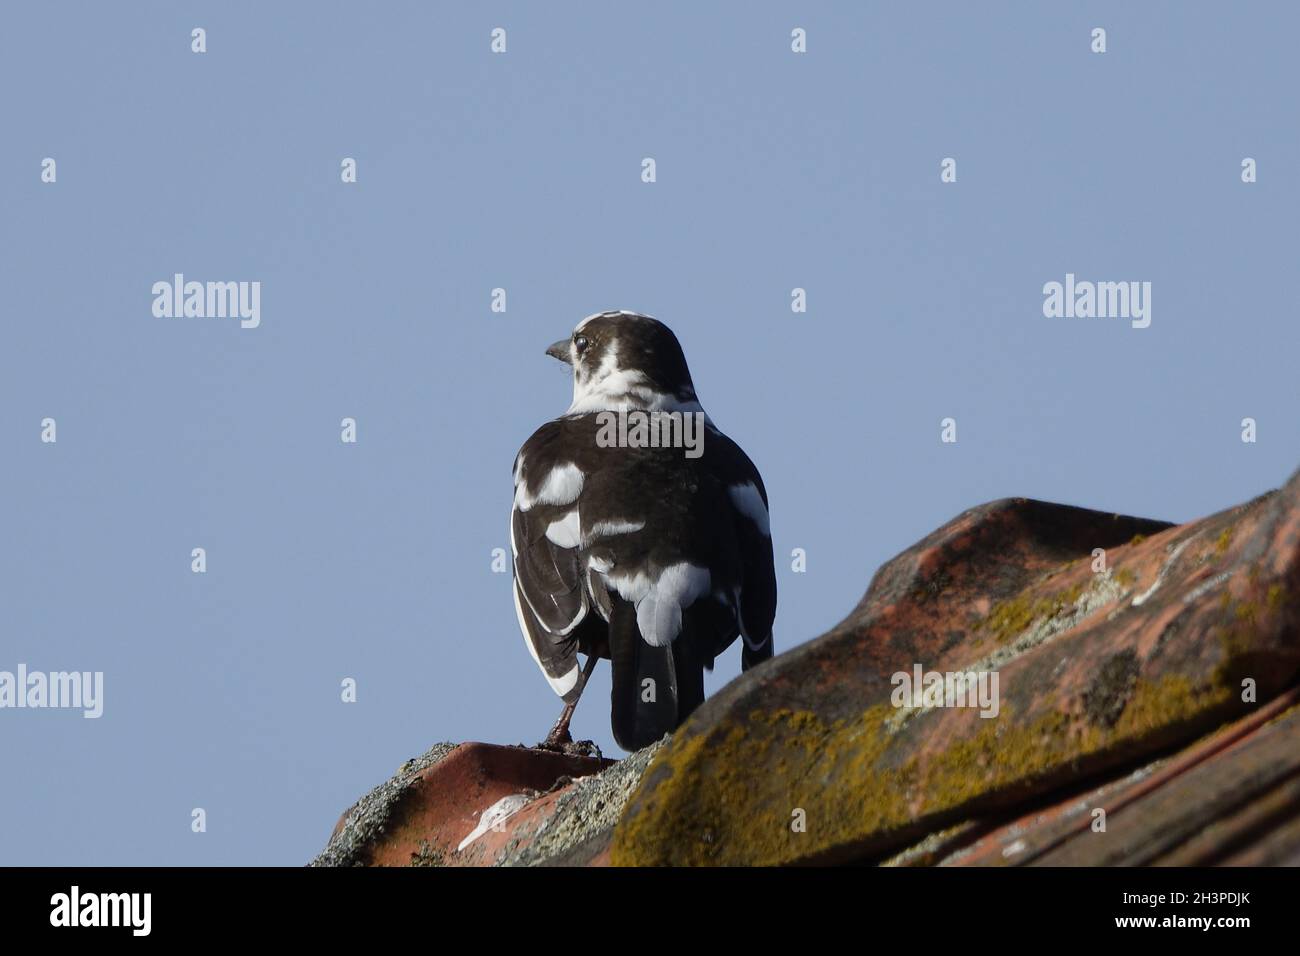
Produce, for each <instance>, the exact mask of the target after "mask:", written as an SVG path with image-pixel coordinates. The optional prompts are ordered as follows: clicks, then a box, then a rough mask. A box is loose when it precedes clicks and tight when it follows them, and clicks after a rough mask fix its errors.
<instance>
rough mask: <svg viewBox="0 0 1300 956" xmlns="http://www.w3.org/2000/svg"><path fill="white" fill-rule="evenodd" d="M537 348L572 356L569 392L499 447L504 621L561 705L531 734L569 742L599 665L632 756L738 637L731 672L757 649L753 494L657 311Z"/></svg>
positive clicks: (765, 589)
mask: <svg viewBox="0 0 1300 956" xmlns="http://www.w3.org/2000/svg"><path fill="white" fill-rule="evenodd" d="M546 354H547V355H549V356H552V357H554V358H556V359H559V360H560V361H561V362H564V363H566V364H568V365H570V366H571V367H572V381H573V399H572V402H571V404H570V405H569V407H568V409H567V410H566V411H565V412H564V413H563V414H562V415H560V416H559V417H558V418H555V419H553V420H551V421H549V422H547V423H546V424H544V425H542V426H541V427H540V428H538V429H537V431H535V432H534V433H533V434H532V436H531V437H530V438H529V439H528V440H527V441H526V442H524V444H523V447H522V448H520V450H519V453H518V455H516V456H515V461H514V499H513V503H512V506H511V514H510V545H511V553H512V557H513V570H514V604H515V612H516V616H517V618H518V622H519V628H520V630H521V631H522V632H523V637H524V643H525V644H526V645H527V647H528V650H529V652H530V654H531V655H532V657H533V660H534V661H536V663H537V665H538V667H540V668H541V671H542V673H543V674H544V675H545V677H546V680H547V681H548V682H549V684H550V686H551V689H552V690H553V691H554V692H555V693H556V694H557V695H558V696H559V697H560V698H561V699H562V701H563V704H564V706H563V710H562V711H561V713H560V717H559V719H558V720H556V722H555V725H554V726H553V727H552V728H551V731H550V733H548V734H547V736H546V738H545V740H544V741H543V742H542V743H541V744H539V745H538V747H540V748H544V749H548V750H557V749H558V750H568V748H571V747H574V746H577V745H574V744H573V740H572V736H571V733H570V730H569V725H570V722H571V720H572V718H573V713H574V710H575V708H576V707H577V703H578V699H579V697H580V696H581V695H582V691H583V689H584V688H585V687H586V685H587V682H588V680H589V678H590V677H591V674H592V672H593V670H594V669H595V666H596V664H597V662H599V661H600V660H608V661H609V662H610V666H611V670H612V680H611V690H610V724H611V728H612V730H613V736H614V740H615V742H616V743H617V744H618V745H619V746H620V747H622V748H623V749H624V750H627V751H635V750H639V749H641V748H643V747H645V746H647V745H649V744H651V743H653V742H655V741H657V740H659V739H661V738H662V737H663V736H664V734H666V733H670V732H672V731H673V730H675V729H676V728H677V727H678V726H680V725H681V723H682V722H683V721H685V720H686V718H687V717H688V716H690V714H691V713H692V712H693V711H694V710H695V709H696V708H697V707H699V706H700V704H701V703H703V701H704V671H705V670H706V669H708V670H712V668H713V665H714V662H715V660H716V658H717V657H718V656H719V655H720V654H721V653H722V652H723V651H725V650H726V649H727V648H728V647H730V646H731V645H732V644H733V643H734V642H735V641H736V639H737V638H739V639H740V640H741V642H742V648H741V667H742V669H743V670H746V671H747V670H749V669H750V668H751V667H754V666H756V665H758V664H761V663H762V662H763V661H765V660H767V659H769V658H770V657H771V656H772V651H773V638H772V625H773V621H774V619H775V616H776V571H775V567H774V565H773V558H772V535H771V525H770V520H769V514H768V499H767V489H766V488H765V487H764V484H763V479H762V476H761V475H760V474H759V472H758V469H757V468H756V467H755V466H754V463H753V462H752V461H750V459H749V457H748V456H747V455H746V454H745V452H744V451H743V450H742V449H741V448H740V446H739V445H737V444H736V443H735V442H733V441H732V440H731V439H730V438H728V437H727V436H726V435H725V434H723V433H722V432H721V431H719V430H718V428H717V427H716V426H715V425H714V424H713V422H712V420H711V419H710V418H709V417H708V415H707V414H706V413H705V412H704V409H703V408H702V407H701V405H700V402H699V399H698V397H697V395H696V391H695V384H694V382H693V381H692V379H691V374H690V371H689V369H688V367H687V364H686V356H685V354H684V352H683V351H682V347H681V344H680V343H679V341H678V339H677V336H676V335H674V334H673V332H672V330H671V329H669V328H668V326H667V325H665V324H664V323H662V322H660V321H658V320H657V319H655V318H652V317H650V316H648V315H643V314H641V313H639V312H630V311H627V310H618V311H608V312H598V313H596V314H594V315H589V316H587V317H586V318H584V319H583V320H582V321H581V322H579V323H578V325H577V327H576V328H575V329H574V331H573V334H572V335H571V336H569V337H568V338H567V339H561V340H560V341H558V342H555V343H554V344H552V345H551V346H550V347H549V348H547V349H546ZM657 437H658V438H662V439H663V440H661V441H656V438H657ZM692 440H693V441H694V444H692ZM579 654H582V655H583V656H584V660H583V662H582V665H581V666H579V662H578V655H579Z"/></svg>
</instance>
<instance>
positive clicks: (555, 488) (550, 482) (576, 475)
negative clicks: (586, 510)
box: [515, 462, 584, 511]
mask: <svg viewBox="0 0 1300 956" xmlns="http://www.w3.org/2000/svg"><path fill="white" fill-rule="evenodd" d="M583 478H584V476H583V474H582V470H581V469H579V468H578V466H577V465H575V464H573V463H572V462H566V463H564V464H562V465H556V466H555V467H554V468H552V469H551V471H550V473H549V474H548V475H547V476H546V479H545V480H544V481H543V482H542V487H541V488H540V489H539V490H538V492H537V494H535V495H530V494H529V493H528V482H527V481H521V482H519V483H518V484H517V485H515V507H516V508H518V509H519V510H520V511H527V510H528V509H529V508H531V507H532V506H533V505H567V504H571V503H572V502H575V501H577V500H578V495H580V494H582V482H583Z"/></svg>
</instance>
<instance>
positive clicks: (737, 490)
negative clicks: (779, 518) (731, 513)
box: [727, 481, 772, 538]
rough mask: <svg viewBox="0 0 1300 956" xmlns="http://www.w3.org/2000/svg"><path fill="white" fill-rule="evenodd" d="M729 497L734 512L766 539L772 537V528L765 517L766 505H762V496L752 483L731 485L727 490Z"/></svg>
mask: <svg viewBox="0 0 1300 956" xmlns="http://www.w3.org/2000/svg"><path fill="white" fill-rule="evenodd" d="M727 493H728V494H730V495H731V503H732V504H733V505H735V506H736V510H737V511H739V512H740V513H741V514H743V515H744V516H745V517H746V518H748V519H749V520H750V521H752V522H754V525H755V526H756V527H757V528H758V530H759V531H761V532H762V533H763V534H765V535H766V536H767V537H769V538H770V537H772V527H771V523H770V521H769V519H768V516H767V505H765V504H763V496H762V495H760V494H759V493H758V488H757V487H756V486H755V485H754V483H753V482H752V481H747V482H745V483H744V484H743V485H732V486H731V487H730V488H728V489H727Z"/></svg>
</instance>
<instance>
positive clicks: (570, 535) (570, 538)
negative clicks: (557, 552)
mask: <svg viewBox="0 0 1300 956" xmlns="http://www.w3.org/2000/svg"><path fill="white" fill-rule="evenodd" d="M546 539H547V540H548V541H550V542H551V544H553V545H555V546H556V547H557V548H576V547H578V545H580V544H582V529H581V526H580V524H579V522H578V509H577V508H574V509H573V510H572V511H570V512H569V513H568V514H566V515H565V516H564V517H563V518H561V519H560V520H559V521H552V522H551V523H550V524H548V525H547V526H546Z"/></svg>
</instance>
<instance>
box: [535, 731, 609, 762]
mask: <svg viewBox="0 0 1300 956" xmlns="http://www.w3.org/2000/svg"><path fill="white" fill-rule="evenodd" d="M565 737H566V739H564V740H552V739H551V738H550V737H547V738H546V739H545V740H543V741H542V742H541V743H540V744H538V745H537V746H535V747H534V748H533V749H534V750H549V751H550V752H551V753H557V754H564V756H566V757H595V758H596V759H597V760H600V759H602V758H603V757H604V754H602V753H601V752H600V748H599V747H598V746H596V742H595V741H594V740H574V739H573V738H572V737H569V736H568V735H567V734H566V735H565Z"/></svg>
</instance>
